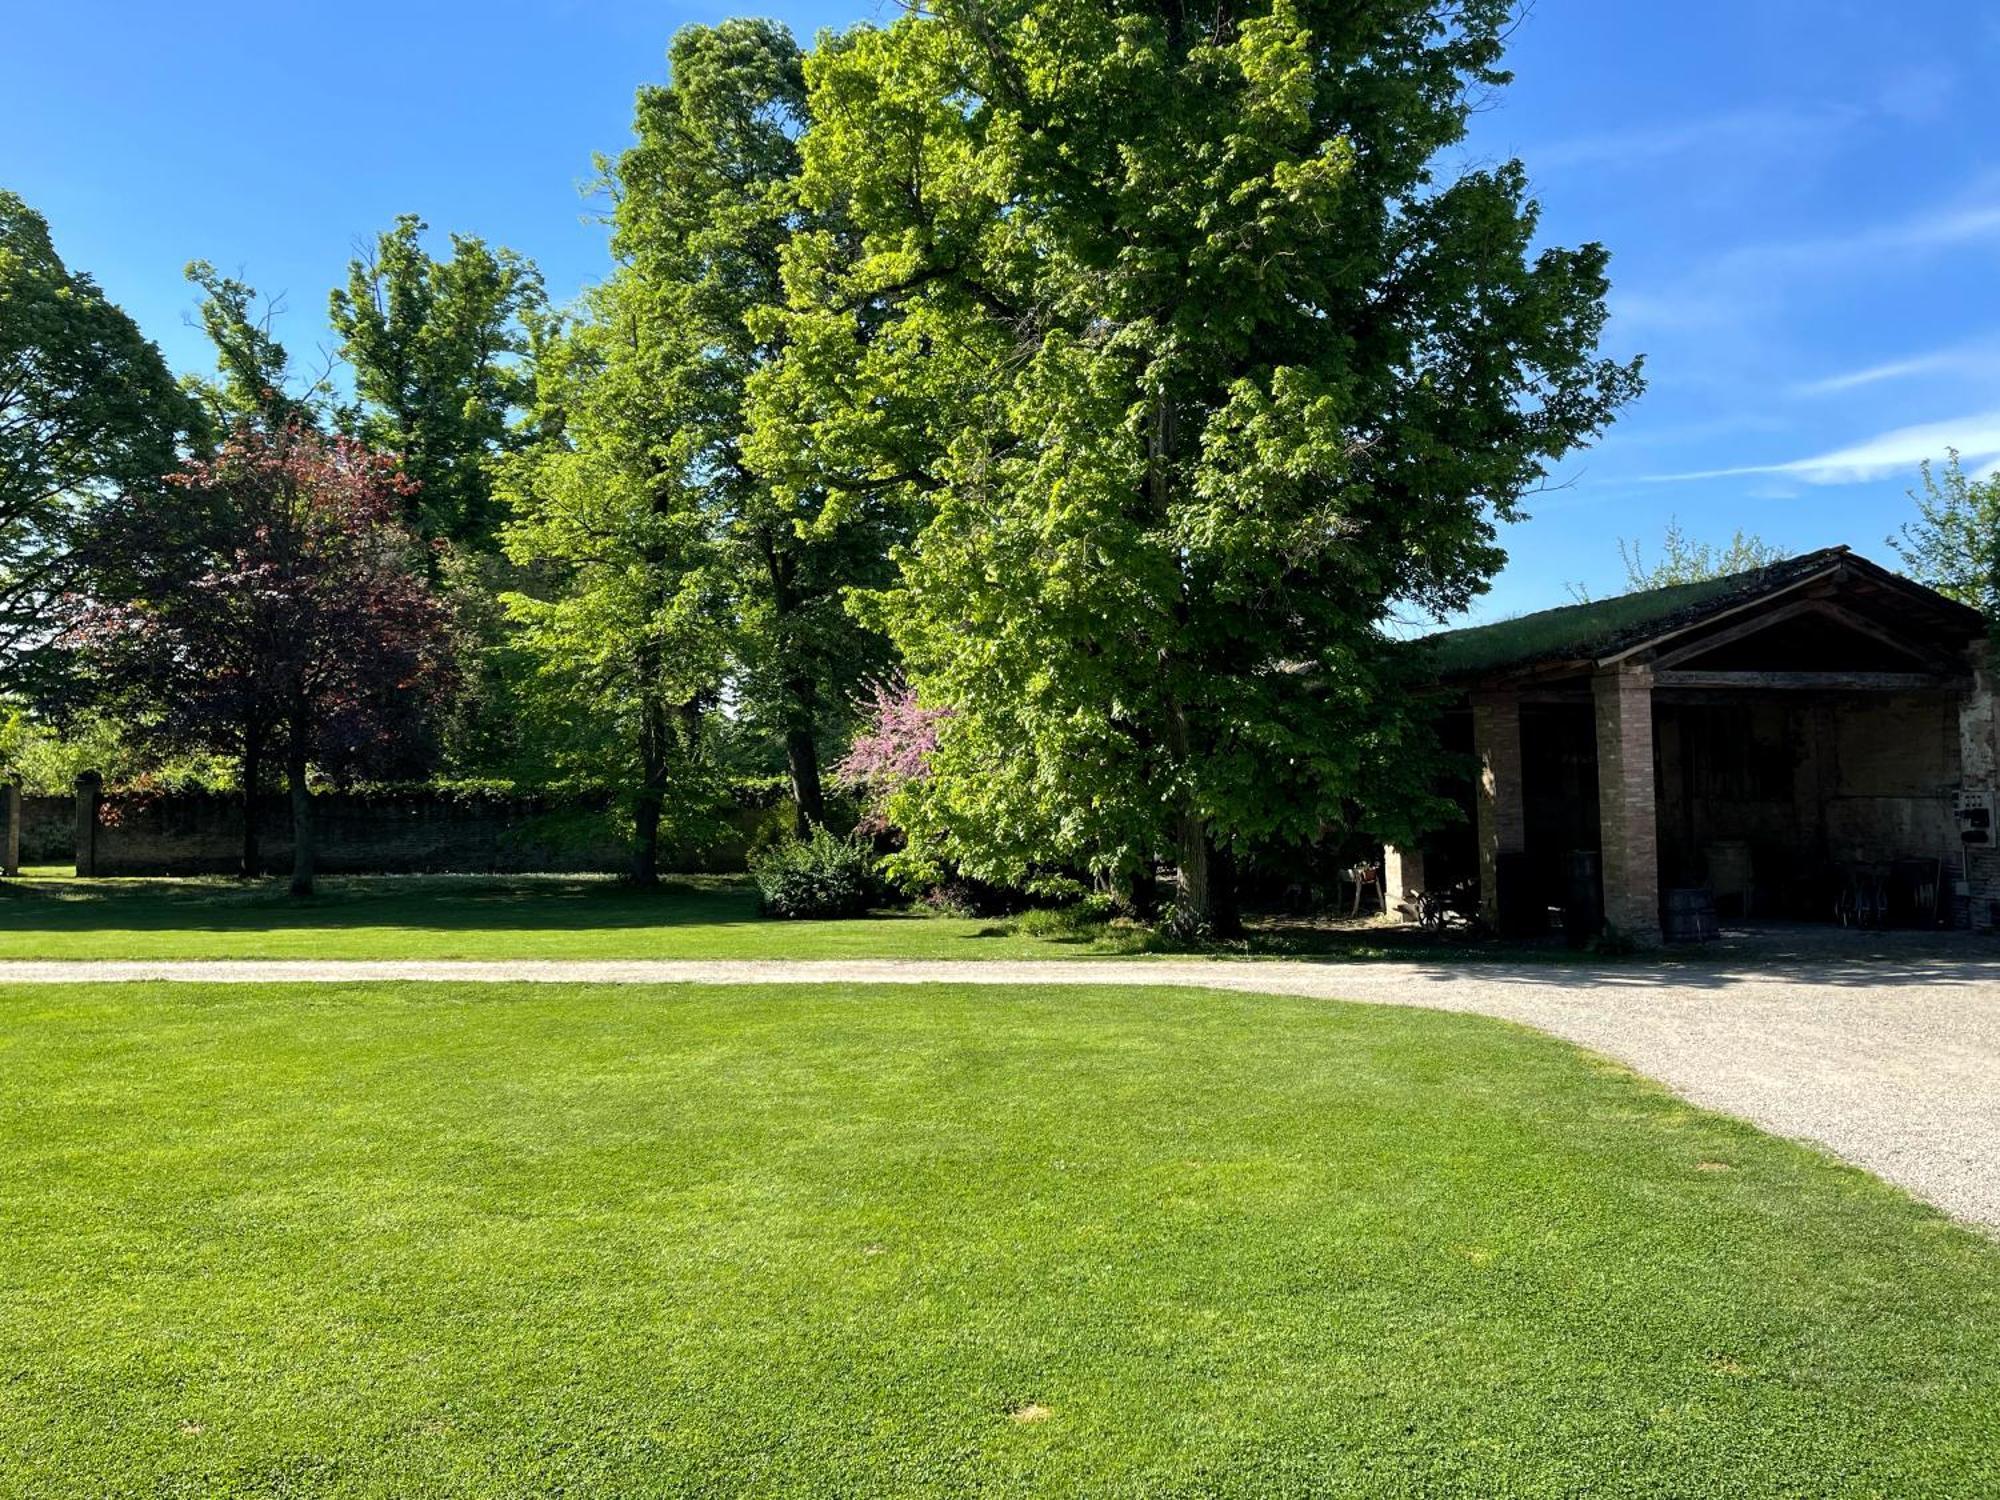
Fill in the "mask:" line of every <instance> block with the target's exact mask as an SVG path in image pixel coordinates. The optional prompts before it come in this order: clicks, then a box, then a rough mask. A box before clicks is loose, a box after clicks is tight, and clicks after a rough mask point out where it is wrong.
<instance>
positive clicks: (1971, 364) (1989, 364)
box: [1792, 344, 2000, 396]
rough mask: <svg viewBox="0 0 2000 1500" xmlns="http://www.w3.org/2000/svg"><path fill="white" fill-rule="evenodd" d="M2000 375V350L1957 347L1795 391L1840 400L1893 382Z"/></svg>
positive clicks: (1848, 372) (1841, 375) (1889, 362)
mask: <svg viewBox="0 0 2000 1500" xmlns="http://www.w3.org/2000/svg"><path fill="white" fill-rule="evenodd" d="M1995 374H2000V346H1986V347H1975V346H1968V345H1963V344H1961V345H1956V346H1954V347H1952V348H1949V349H1934V350H1932V351H1930V352H1929V353H1926V354H1913V355H1910V356H1908V357H1906V358H1904V359H1892V360H1885V361H1883V362H1882V363H1880V364H1873V365H1865V366H1863V367H1862V368H1860V369H1858V370H1845V371H1842V372H1841V373H1839V374H1837V375H1826V376H1821V377H1820V378H1818V379H1816V380H1808V381H1805V382H1803V383H1801V384H1799V385H1796V386H1794V387H1793V388H1792V394H1793V395H1795V396H1837V395H1839V394H1841V393H1842V392H1844V391H1857V390H1861V389H1863V388H1864V387H1866V386H1871V385H1883V384H1886V383H1888V382H1889V381H1893V380H1909V379H1913V378H1915V377H1917V376H1920V375H1974V376H1985V377H1991V376H1993V375H1995Z"/></svg>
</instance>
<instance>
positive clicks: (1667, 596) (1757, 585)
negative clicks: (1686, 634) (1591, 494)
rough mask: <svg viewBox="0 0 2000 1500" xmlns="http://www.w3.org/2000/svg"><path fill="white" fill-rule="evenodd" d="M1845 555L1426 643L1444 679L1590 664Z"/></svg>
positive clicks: (1839, 551) (1814, 556)
mask: <svg viewBox="0 0 2000 1500" xmlns="http://www.w3.org/2000/svg"><path fill="white" fill-rule="evenodd" d="M1848 555H1849V554H1848V551H1847V549H1846V548H1845V547H1829V548H1826V549H1824V550H1822V551H1819V552H1808V553H1805V554H1803V555H1801V556H1799V557H1792V558H1787V559H1785V560H1784V561H1783V562H1778V563H1773V564H1771V565H1770V566H1769V567H1766V568H1753V569H1751V570H1750V571H1749V572H1747V573H1732V574H1730V575H1729V576H1727V577H1724V578H1709V579H1704V580H1702V581H1701V582H1699V583H1677V584H1670V585H1669V586H1667V587H1666V588H1658V589H1643V590H1641V591H1640V592H1638V593H1636V594H1620V595H1618V596H1617V597H1616V598H1612V599H1592V600H1590V601H1589V602H1588V603H1585V604H1568V605H1564V606H1562V607H1561V608H1559V609H1544V610H1537V611H1536V612H1535V613H1534V614H1531V615H1517V616H1516V617H1515V618H1513V619H1511V620H1498V621H1495V622H1494V623H1493V624H1491V625H1472V626H1468V627H1466V628H1464V629H1462V630H1446V631H1440V632H1439V633H1438V634H1436V635H1433V636H1429V637H1427V638H1426V639H1427V640H1428V641H1429V643H1430V645H1431V647H1432V649H1433V650H1434V651H1435V652H1436V659H1437V670H1438V673H1439V675H1440V676H1442V677H1446V678H1466V677H1480V676H1485V675H1486V674H1488V673H1492V672H1502V671H1514V670H1518V669H1520V668H1524V667H1530V666H1535V665H1538V664H1540V663H1543V662H1557V661H1583V660H1596V659H1600V658H1602V657H1606V656H1611V655H1614V654H1616V653H1617V652H1620V651H1624V650H1628V649H1630V648H1631V647H1633V646H1636V645H1639V644H1640V643H1642V642H1644V641H1647V640H1651V639H1652V638H1653V637H1655V636H1658V635H1664V634H1666V633H1667V632H1668V631H1670V630H1679V629H1683V628H1685V627H1686V626H1689V625H1693V624H1697V623H1699V622H1700V621H1701V620H1702V619H1704V618H1706V617H1707V616H1709V615H1713V614H1719V613H1721V612H1722V611H1724V610H1727V609H1731V608H1734V607H1735V606H1736V605H1738V604H1741V603H1744V602H1746V601H1748V600H1751V599H1755V598H1757V597H1758V596H1760V595H1763V594H1768V593H1771V592H1773V591H1775V590H1777V589H1781V588H1784V587H1786V586H1787V585H1789V584H1792V583H1796V582H1797V581H1798V580H1799V579H1801V578H1808V577H1811V576H1812V575H1813V574H1815V573H1818V572H1820V571H1822V570H1823V569H1825V568H1827V567H1829V566H1830V565H1832V564H1833V563H1835V562H1838V561H1840V560H1841V559H1842V558H1844V557H1846V556H1848Z"/></svg>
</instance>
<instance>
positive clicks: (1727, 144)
mask: <svg viewBox="0 0 2000 1500" xmlns="http://www.w3.org/2000/svg"><path fill="white" fill-rule="evenodd" d="M1862 117H1863V112H1862V111H1860V110H1858V109H1854V108H1852V107H1850V106H1846V105H1826V106H1812V105H1797V106H1789V107H1788V106H1783V105H1777V106H1767V107H1764V108H1759V109H1744V110H1733V111H1730V112H1729V113H1726V114H1720V115H1709V116H1707V117H1705V118H1699V119H1690V120H1664V121H1660V122H1658V123H1656V124H1652V125H1641V126H1635V127H1632V128H1629V129H1625V130H1606V131H1601V132H1597V133H1595V134H1592V135H1586V136H1576V137H1573V138H1571V139H1569V140H1558V141H1551V142H1549V143H1548V144H1546V145H1543V146H1539V147H1534V148H1532V149H1529V150H1525V151H1523V152H1522V153H1521V156H1522V160H1524V161H1526V162H1527V164H1528V165H1529V167H1530V168H1531V169H1533V170H1535V171H1538V172H1540V171H1548V172H1564V171H1569V170H1572V169H1574V168H1578V167H1603V166H1637V165H1640V164H1642V163H1645V162H1652V161H1663V160H1665V159H1667V158H1669V157H1675V156H1704V155H1718V154H1723V153H1727V154H1729V155H1731V156H1735V157H1739V158H1740V157H1741V156H1743V155H1744V154H1746V153H1749V154H1755V155H1756V156H1758V157H1768V156H1772V155H1779V154H1784V153H1787V152H1790V151H1794V150H1797V149H1799V148H1800V147H1802V146H1805V145H1809V144H1825V143H1828V142H1829V140H1830V138H1831V137H1832V136H1834V135H1837V134H1839V133H1840V132H1842V131H1844V130H1846V129H1847V128H1849V127H1850V126H1852V125H1854V124H1855V123H1856V122H1858V121H1859V120H1860V119H1861V118H1862Z"/></svg>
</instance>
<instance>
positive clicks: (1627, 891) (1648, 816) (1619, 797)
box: [1592, 667, 1660, 943]
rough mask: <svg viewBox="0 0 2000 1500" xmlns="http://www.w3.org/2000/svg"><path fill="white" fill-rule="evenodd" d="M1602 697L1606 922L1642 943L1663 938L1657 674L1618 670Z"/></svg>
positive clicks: (1600, 681)
mask: <svg viewBox="0 0 2000 1500" xmlns="http://www.w3.org/2000/svg"><path fill="white" fill-rule="evenodd" d="M1592 686H1593V688H1594V689H1595V693H1596V698H1597V815H1598V823H1599V826H1600V830H1601V841H1602V858H1603V864H1604V920H1605V921H1606V922H1608V923H1609V924H1610V925H1611V926H1613V927H1615V928H1617V929H1618V931H1619V932H1621V933H1623V934H1625V936H1627V937H1629V938H1631V939H1632V940H1633V941H1634V942H1637V943H1657V942H1659V941H1660V829H1659V817H1658V811H1657V809H1656V807H1655V805H1654V788H1653V674H1652V671H1651V670H1650V669H1649V668H1645V667H1614V668H1612V669H1611V670H1610V671H1606V672H1600V673H1599V674H1598V675H1597V678H1596V680H1595V681H1594V682H1593V684H1592Z"/></svg>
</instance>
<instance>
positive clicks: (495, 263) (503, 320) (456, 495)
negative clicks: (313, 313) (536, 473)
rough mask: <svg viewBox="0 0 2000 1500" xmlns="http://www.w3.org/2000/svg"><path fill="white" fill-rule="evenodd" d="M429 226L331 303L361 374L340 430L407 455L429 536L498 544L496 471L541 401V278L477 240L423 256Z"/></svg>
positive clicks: (368, 261)
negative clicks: (533, 347)
mask: <svg viewBox="0 0 2000 1500" xmlns="http://www.w3.org/2000/svg"><path fill="white" fill-rule="evenodd" d="M425 228H426V225H425V224H424V222H423V221H422V220H421V219H419V218H418V217H417V216H416V215H415V214H404V215H403V216H402V217H400V218H398V219H397V220H396V224H395V227H394V228H393V229H390V230H388V231H387V232H385V233H383V234H382V235H380V236H379V237H378V238H377V240H376V243H375V248H374V250H373V252H372V253H371V254H369V255H367V256H365V257H358V258H356V259H355V260H353V261H350V262H349V263H348V270H347V285H346V287H345V288H341V289H337V290H335V291H334V292H333V293H332V295H331V297H330V299H329V315H330V317H331V319H332V322H333V329H334V332H335V334H336V335H337V336H338V337H339V339H340V354H341V357H342V358H344V359H345V360H346V361H347V362H348V364H349V365H350V366H352V368H353V371H354V393H355V397H356V402H357V404H356V406H355V407H354V408H353V409H351V410H349V411H347V412H344V413H343V414H342V425H343V426H345V427H347V428H348V429H349V430H351V431H353V432H354V433H355V434H356V435H357V436H359V437H361V438H362V439H363V440H364V441H366V442H367V443H369V444H370V445H371V446H372V447H375V448H378V449H381V450H384V451H386V452H392V453H396V454H399V455H401V457H402V461H403V470H404V472H405V473H406V474H408V475H409V477H410V478H411V479H413V480H415V481H416V483H417V486H418V487H417V490H416V492H415V495H414V497H413V500H414V505H415V509H416V514H415V515H413V516H412V517H411V518H410V519H411V521H412V523H413V524H415V525H416V526H417V527H418V529H419V530H420V531H421V532H422V533H423V534H424V535H426V536H431V537H443V538H447V539H449V540H451V541H453V542H458V543H467V544H472V545H475V546H478V545H490V544H491V540H492V536H493V533H494V530H495V528H496V527H497V525H498V523H499V521H500V519H501V517H500V515H499V512H498V509H497V507H496V506H495V504H494V502H493V498H492V480H491V465H492V463H493V461H494V460H495V459H496V458H498V457H499V456H500V455H502V454H504V453H506V452H508V451H510V450H511V449H512V448H513V447H515V446H516V445H517V419H518V418H519V417H520V416H521V415H522V414H523V413H524V412H525V410H526V408H527V407H528V405H529V403H530V402H531V401H532V399H533V379H532V376H531V374H530V372H529V371H528V369H527V367H526V365H525V362H524V361H525V357H526V356H527V354H528V353H529V348H530V340H531V336H532V335H531V332H530V329H529V326H528V325H529V324H530V323H532V322H533V321H534V320H536V319H537V318H539V317H540V316H542V313H543V309H544V307H545V301H546V299H545V298H544V296H543V291H542V279H541V274H540V273H539V272H538V271H537V270H536V269H535V267H534V264H533V262H531V261H529V260H526V259H524V258H523V257H521V256H519V255H516V254H515V253H514V252H513V251H511V250H506V249H501V250H492V249H489V248H488V247H487V245H486V242H485V241H484V240H481V239H478V238H476V237H474V236H470V235H457V234H455V235H453V236H452V237H451V255H450V257H449V258H448V259H444V260H439V259H437V258H436V257H434V256H432V255H431V254H430V253H429V252H428V251H426V250H425V249H424V247H423V243H422V236H423V233H424V230H425Z"/></svg>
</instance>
